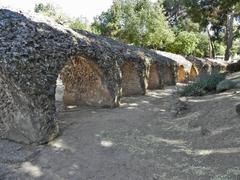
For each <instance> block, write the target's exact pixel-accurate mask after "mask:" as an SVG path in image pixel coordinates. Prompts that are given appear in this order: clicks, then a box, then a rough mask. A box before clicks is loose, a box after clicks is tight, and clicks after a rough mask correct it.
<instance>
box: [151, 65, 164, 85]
mask: <svg viewBox="0 0 240 180" xmlns="http://www.w3.org/2000/svg"><path fill="white" fill-rule="evenodd" d="M161 87H162V83H161V77H160V73H159V68H158V65H157V64H156V63H154V64H151V65H150V68H149V77H148V89H159V88H161Z"/></svg>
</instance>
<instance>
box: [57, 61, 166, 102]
mask: <svg viewBox="0 0 240 180" xmlns="http://www.w3.org/2000/svg"><path fill="white" fill-rule="evenodd" d="M138 66H139V64H138V63H136V62H131V61H125V62H124V63H122V64H121V65H120V68H119V69H120V74H121V82H120V86H121V88H120V91H119V96H120V97H122V96H134V95H144V94H145V93H146V89H160V88H162V79H161V78H162V77H161V74H160V72H159V68H158V65H157V64H156V63H154V64H151V65H149V66H148V67H147V69H148V70H146V71H143V70H142V69H141V68H139V67H138ZM169 79H170V77H169ZM55 98H56V102H61V101H62V102H63V103H64V105H66V106H72V105H76V106H81V105H87V106H96V107H115V106H116V104H114V103H115V101H114V96H112V95H111V92H110V91H109V86H108V80H107V79H106V76H105V74H104V73H103V72H102V70H101V68H100V67H99V66H98V65H97V64H96V62H94V61H92V60H91V59H87V58H83V57H74V58H71V60H70V61H68V62H67V63H66V65H65V66H64V67H63V69H62V70H61V71H60V73H59V76H58V79H57V82H56V94H55Z"/></svg>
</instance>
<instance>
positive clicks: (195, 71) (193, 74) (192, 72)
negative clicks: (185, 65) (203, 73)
mask: <svg viewBox="0 0 240 180" xmlns="http://www.w3.org/2000/svg"><path fill="white" fill-rule="evenodd" d="M198 74H199V73H198V69H197V67H196V66H194V65H192V66H191V69H190V73H189V80H190V81H194V80H195V79H196V78H197V76H198Z"/></svg>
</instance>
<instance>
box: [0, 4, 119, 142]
mask: <svg viewBox="0 0 240 180" xmlns="http://www.w3.org/2000/svg"><path fill="white" fill-rule="evenodd" d="M76 57H82V58H86V59H91V60H93V61H94V63H95V64H96V66H98V67H99V69H101V71H102V73H103V76H102V77H104V78H105V79H106V81H104V82H106V83H107V84H105V87H107V91H108V92H109V94H110V95H109V94H108V96H111V99H114V103H116V104H117V103H118V101H119V91H120V82H121V81H120V72H119V69H118V67H117V63H116V61H114V60H118V59H120V58H121V55H119V54H118V53H117V52H113V51H112V49H111V47H109V46H103V45H99V44H98V43H97V42H92V41H91V40H89V39H88V38H87V37H86V36H83V35H80V34H78V33H75V32H74V31H72V30H70V29H67V28H65V27H63V26H60V25H58V24H55V23H53V22H51V21H49V20H46V19H44V18H40V19H39V17H37V16H34V15H28V16H25V15H23V14H21V13H18V12H13V11H10V10H6V9H1V10H0V81H1V85H0V97H1V99H0V101H1V103H0V117H1V123H0V124H1V126H3V128H2V129H3V131H1V137H2V138H8V139H12V140H15V141H19V142H24V143H33V142H36V143H45V142H47V141H49V140H50V139H52V138H54V137H55V136H56V135H57V134H58V125H57V123H56V121H55V119H56V108H55V89H56V80H57V77H58V74H59V73H60V72H61V70H62V69H63V67H64V66H65V64H66V63H67V62H69V60H70V59H71V58H76ZM119 61H121V60H119Z"/></svg>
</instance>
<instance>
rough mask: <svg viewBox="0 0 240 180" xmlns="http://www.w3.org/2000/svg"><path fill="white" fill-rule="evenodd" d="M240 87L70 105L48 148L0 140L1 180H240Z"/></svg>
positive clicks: (160, 92)
mask: <svg viewBox="0 0 240 180" xmlns="http://www.w3.org/2000/svg"><path fill="white" fill-rule="evenodd" d="M239 99H240V94H239V93H238V90H232V91H229V92H226V93H222V94H218V95H209V96H205V97H201V98H191V99H188V100H187V102H184V103H179V100H178V98H177V97H176V96H175V95H174V94H173V89H172V88H167V89H165V90H158V91H151V92H149V93H148V95H147V96H139V97H129V98H124V99H123V100H122V105H121V107H120V108H116V109H94V108H77V109H68V110H67V111H65V112H62V113H60V114H59V123H60V125H61V129H62V134H61V135H60V137H59V138H57V139H56V140H55V141H54V142H51V143H49V145H47V146H27V147H26V146H22V145H19V144H16V143H11V142H8V141H1V142H0V151H1V154H0V179H26V180H28V179H56V180H61V179H71V180H165V179H166V180H168V179H171V180H195V179H196V180H201V179H202V180H208V179H212V180H222V179H224V180H225V179H227V180H229V179H233V180H238V179H240V167H239V165H240V131H239V127H240V118H239V116H237V114H236V113H235V109H234V107H235V106H234V105H235V103H237V102H239Z"/></svg>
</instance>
